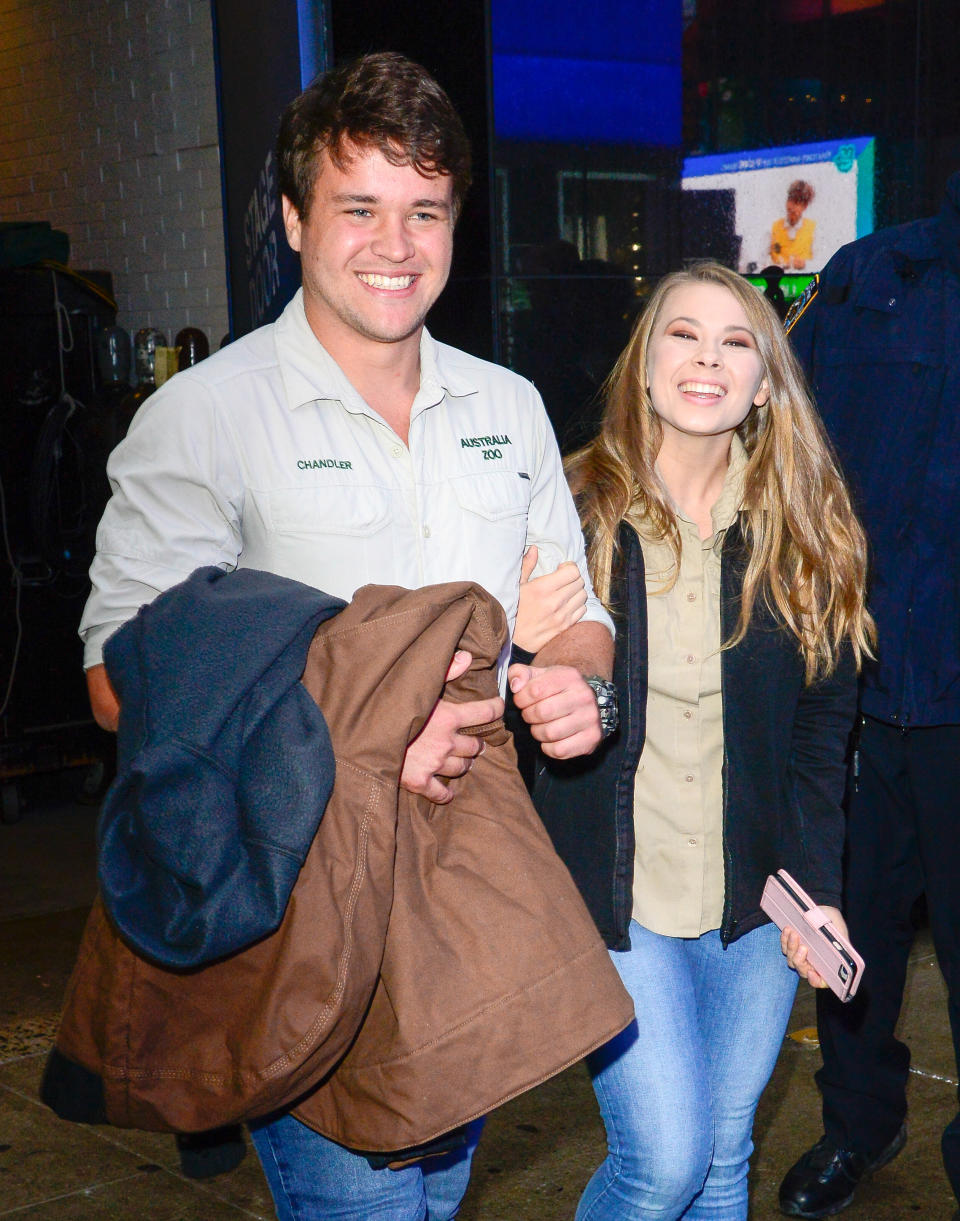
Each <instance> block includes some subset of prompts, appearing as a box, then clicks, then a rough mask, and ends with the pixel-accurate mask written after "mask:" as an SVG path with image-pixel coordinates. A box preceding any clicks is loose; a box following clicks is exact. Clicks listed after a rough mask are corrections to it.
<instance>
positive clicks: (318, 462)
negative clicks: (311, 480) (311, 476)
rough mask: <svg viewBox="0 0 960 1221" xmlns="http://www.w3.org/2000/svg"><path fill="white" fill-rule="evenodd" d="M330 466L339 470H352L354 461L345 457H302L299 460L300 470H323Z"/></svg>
mask: <svg viewBox="0 0 960 1221" xmlns="http://www.w3.org/2000/svg"><path fill="white" fill-rule="evenodd" d="M328 467H332V468H333V469H334V470H337V471H352V470H353V463H352V462H346V461H345V460H344V459H343V458H300V459H298V461H297V470H300V471H322V470H325V469H327V468H328Z"/></svg>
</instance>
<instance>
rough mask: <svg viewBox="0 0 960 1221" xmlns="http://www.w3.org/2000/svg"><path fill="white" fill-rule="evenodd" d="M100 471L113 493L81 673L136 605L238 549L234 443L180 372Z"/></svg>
mask: <svg viewBox="0 0 960 1221" xmlns="http://www.w3.org/2000/svg"><path fill="white" fill-rule="evenodd" d="M107 476H108V478H109V480H110V486H111V490H112V496H111V498H110V500H109V501H108V503H107V507H106V509H105V511H104V514H103V517H102V519H101V521H100V525H99V527H98V529H97V553H96V555H95V557H94V560H93V564H92V565H91V568H90V581H91V586H92V588H91V592H90V596H89V597H88V599H87V603H86V606H85V607H84V611H83V616H82V619H81V623H80V636H81V638H82V640H83V642H84V667H85V668H87V669H89V668H90V667H91V666H94V665H97V664H99V662H100V661H101V660H102V655H103V645H104V643H105V642H106V640H107V639H108V638H109V637H110V636H111V635H112V634H113V632H115V631H116V629H117V628H118V627H120V626H121V625H122V624H123V623H125V622H126V621H127V620H128V619H130V618H131V617H132V616H133V615H135V614H136V612H137V610H138V609H139V608H140V607H141V606H143V605H144V604H145V603H147V602H151V601H152V600H153V599H154V598H155V597H156V596H157V594H158V593H161V592H162V591H163V590H166V589H169V588H170V587H171V586H172V585H176V584H177V583H178V582H179V581H182V580H184V579H185V578H186V577H187V576H189V575H190V573H191V572H193V570H194V569H196V568H199V567H201V566H202V565H208V564H212V565H216V566H218V567H221V568H223V569H224V570H228V571H229V570H231V569H233V568H235V567H236V566H237V561H238V558H239V556H240V553H241V550H242V536H241V513H242V507H243V480H242V477H241V468H240V463H239V461H238V459H237V454H236V448H235V445H234V444H233V440H232V438H231V436H230V434H229V433H228V431H227V430H226V429H225V428H224V427H223V422H222V419H221V418H220V416H219V413H218V411H217V405H216V403H215V402H214V399H213V396H212V394H211V392H210V390H209V389H208V388H207V386H206V385H204V384H203V383H202V382H201V381H199V380H197V379H194V378H192V377H191V376H190V375H189V373H180V374H178V375H177V376H176V377H174V378H172V379H171V380H170V381H169V382H167V383H166V385H164V386H163V387H161V389H160V390H158V391H157V392H156V393H155V394H154V395H152V396H151V397H150V398H149V399H148V400H147V401H146V402H145V403H144V404H143V406H142V407H141V408H140V410H139V411H138V412H137V415H136V416H135V417H134V420H133V423H132V424H131V426H130V430H129V432H128V434H127V436H126V438H125V439H124V440H123V441H122V442H121V443H120V444H119V445H118V446H117V448H116V449H115V450H114V451H113V453H112V454H111V456H110V459H109V461H108V463H107Z"/></svg>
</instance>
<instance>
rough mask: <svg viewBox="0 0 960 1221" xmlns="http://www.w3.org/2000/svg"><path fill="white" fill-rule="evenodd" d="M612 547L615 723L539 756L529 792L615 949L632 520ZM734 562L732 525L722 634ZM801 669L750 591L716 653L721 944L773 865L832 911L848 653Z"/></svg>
mask: <svg viewBox="0 0 960 1221" xmlns="http://www.w3.org/2000/svg"><path fill="white" fill-rule="evenodd" d="M620 546H621V552H620V557H619V563H618V571H617V574H616V576H615V580H614V585H613V590H612V597H611V602H612V606H613V610H614V614H615V618H616V623H617V644H616V658H615V662H614V679H615V681H616V683H617V687H618V689H619V692H620V716H621V720H620V728H619V729H618V730H617V732H616V733H615V734H614V735H613V736H612V737H611V738H609V739H608V740H607V741H606V742H604V743H603V744H602V745H601V746H600V747H599V748H598V750H597V751H596V752H595V753H594V754H592V755H589V756H587V757H585V758H581V759H575V760H570V761H569V762H565V763H557V762H555V761H553V760H544V759H543V757H542V756H541V760H540V763H539V771H538V774H537V778H536V784H535V789H534V799H535V802H536V805H537V808H538V809H539V811H540V815H541V817H542V818H543V821H544V823H545V825H546V827H547V830H548V831H549V832H550V835H551V837H552V839H553V842H554V845H555V847H556V849H557V851H558V852H559V854H560V856H561V857H562V858H563V860H564V862H565V863H566V865H567V867H568V869H569V870H570V872H571V873H572V874H573V877H574V880H575V881H576V883H577V885H578V886H579V887H580V891H581V893H582V895H583V897H584V899H585V900H586V903H587V906H588V907H589V909H590V912H591V914H592V915H593V918H594V920H595V921H596V923H597V926H598V928H599V929H600V932H601V934H602V935H603V937H604V939H605V941H606V943H607V945H608V946H610V947H611V948H613V949H627V948H628V947H629V944H630V943H629V937H628V926H629V922H630V915H631V909H632V905H633V897H632V888H633V861H634V824H633V784H634V776H635V774H636V770H637V764H638V762H639V760H640V754H641V751H642V750H643V742H644V732H645V722H646V705H647V648H648V641H647V598H646V589H645V585H644V571H643V552H642V550H641V547H640V541H639V539H638V537H637V535H636V533H635V532H634V531H633V529H631V528H630V527H629V526H622V527H621V531H620ZM745 564H746V548H745V544H744V540H743V535H742V533H741V530H740V527H739V525H734V526H732V527H731V528H730V529H729V530H728V531H727V534H726V538H725V541H724V545H723V552H722V558H721V577H720V584H721V593H720V614H721V632H722V638H723V639H724V640H728V639H730V637H731V636H732V635H733V632H734V629H735V627H736V623H737V618H738V615H739V598H740V590H741V588H742V574H743V571H744V567H745ZM652 647H654V648H656V642H655V641H654V642H652ZM803 672H804V671H803V658H802V656H801V654H800V650H799V648H798V646H797V642H796V638H795V637H794V636H793V634H792V633H790V632H789V631H788V630H787V629H786V628H784V627H783V626H781V625H779V624H778V622H777V620H775V619H774V617H773V616H772V614H771V613H770V611H769V610H768V609H767V607H766V605H765V603H764V601H763V599H762V598H760V599H758V600H757V602H756V604H755V606H754V610H753V615H752V618H751V621H750V627H749V630H748V632H747V634H746V637H745V638H744V639H743V640H742V641H741V642H740V644H738V645H737V646H736V647H735V648H732V649H727V650H725V651H724V652H723V654H722V657H721V673H722V690H723V736H724V748H723V859H724V895H725V897H724V906H723V921H722V924H721V930H720V931H721V936H722V939H723V942H724V944H727V943H729V942H730V941H735V940H736V938H737V937H740V936H742V935H743V934H744V933H747V932H749V931H750V930H751V929H752V928H755V927H756V926H757V925H759V924H763V923H765V922H766V916H765V915H764V914H763V913H762V912H761V911H760V896H761V894H762V892H763V885H764V881H765V880H766V877H767V875H768V874H769V873H772V872H775V871H776V870H777V869H786V870H788V871H789V872H790V873H791V874H793V876H794V877H795V878H796V879H797V881H798V882H799V883H800V884H801V886H803V887H804V888H805V889H807V890H808V891H809V892H810V893H811V894H812V896H813V897H814V898H815V899H816V900H817V901H818V902H822V903H830V904H833V905H835V906H838V907H839V906H840V886H841V881H840V875H841V853H842V850H843V837H844V816H843V812H842V809H841V804H840V803H841V800H842V797H843V786H844V774H845V766H844V760H845V756H846V749H847V742H848V738H849V735H850V730H851V728H852V726H853V721H854V715H855V712H856V696H857V693H856V675H855V669H854V663H853V658H852V653H851V650H849V649H845V650H844V652H843V655H842V658H841V661H840V664H839V666H838V668H837V670H836V671H835V673H834V674H833V675H831V677H830V678H828V679H822V680H820V681H817V682H815V683H813V684H812V685H811V686H804V682H803Z"/></svg>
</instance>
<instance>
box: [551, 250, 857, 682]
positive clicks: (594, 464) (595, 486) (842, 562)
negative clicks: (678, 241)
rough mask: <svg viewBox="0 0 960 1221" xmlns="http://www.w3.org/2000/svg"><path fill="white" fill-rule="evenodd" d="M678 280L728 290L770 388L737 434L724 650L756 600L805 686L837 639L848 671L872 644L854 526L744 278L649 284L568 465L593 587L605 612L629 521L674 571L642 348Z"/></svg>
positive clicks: (771, 317)
mask: <svg viewBox="0 0 960 1221" xmlns="http://www.w3.org/2000/svg"><path fill="white" fill-rule="evenodd" d="M688 284H716V285H719V286H721V287H722V288H726V289H728V290H729V291H730V292H731V293H732V294H733V296H734V297H735V298H736V300H737V301H738V302H739V303H740V305H741V306H742V307H743V310H744V312H745V313H746V315H747V319H748V321H749V323H750V329H751V330H752V331H753V334H754V335H755V337H756V342H757V348H758V351H759V354H760V358H761V361H762V362H763V370H764V375H765V377H766V379H767V384H768V386H769V388H770V397H769V399H768V400H767V402H766V403H765V404H764V405H763V406H762V407H756V406H754V407H753V408H752V409H751V411H750V413H749V415H748V416H747V418H746V419H745V420H744V422H743V423H742V424H741V425H740V427H739V428H738V429H737V433H738V435H739V436H740V438H741V440H742V441H743V444H744V446H745V448H746V451H747V455H748V462H747V468H746V472H745V479H744V498H743V505H742V508H741V516H740V523H741V528H742V530H743V534H744V538H745V540H746V544H747V550H748V554H749V560H748V563H747V567H746V571H745V573H744V577H743V595H742V600H741V604H740V617H739V621H738V623H737V627H736V630H735V631H734V634H733V636H732V637H731V639H730V640H728V641H726V642H725V645H724V647H725V648H731V647H733V646H734V645H736V644H738V643H739V642H740V641H741V640H742V639H743V637H744V635H745V634H746V631H747V628H748V626H749V624H750V619H751V616H752V614H753V610H754V606H755V604H756V601H757V598H758V597H762V598H763V599H764V600H765V602H766V604H767V605H768V607H769V608H770V610H771V611H772V612H773V614H774V615H775V616H776V617H777V618H779V619H781V620H782V621H783V623H784V624H785V625H786V626H787V628H788V629H789V630H790V631H791V632H792V633H793V634H794V635H795V636H796V638H797V640H798V642H799V647H800V650H801V652H802V654H803V657H804V662H805V669H806V681H807V682H808V683H809V682H811V681H812V680H813V679H814V678H816V677H817V676H819V675H825V674H830V673H832V671H833V670H834V668H835V667H836V664H837V660H838V654H839V651H840V648H841V645H842V644H843V642H844V640H846V639H849V641H850V643H851V645H852V646H853V650H854V654H855V656H856V660H857V665H858V666H859V665H860V663H861V661H862V659H863V657H864V655H867V656H869V655H870V649H871V644H872V643H873V640H874V626H873V620H872V619H871V617H870V614H869V612H868V611H867V609H866V606H865V601H864V591H865V579H866V563H867V558H866V557H867V544H866V538H865V535H864V532H863V528H862V526H861V525H860V522H859V521H858V520H857V517H856V515H855V514H854V512H853V508H852V506H851V504H850V496H849V494H848V492H847V488H846V485H845V483H844V481H843V478H842V476H841V474H840V471H839V469H838V466H837V462H836V459H835V458H834V455H833V451H832V448H831V446H830V443H829V441H828V440H827V437H826V434H825V432H824V430H823V425H822V424H821V422H820V417H819V416H818V415H817V412H816V409H815V408H814V406H813V402H812V400H811V397H810V394H809V393H808V391H807V388H806V383H805V380H804V376H803V372H802V370H801V368H800V365H799V363H798V362H797V359H796V357H795V356H794V354H793V352H792V351H791V348H790V344H789V342H788V340H787V338H786V335H785V334H784V331H783V327H782V325H781V323H780V319H779V318H778V317H777V314H776V312H775V311H774V309H773V307H772V306H771V305H770V303H769V302H768V301H767V300H766V299H765V298H764V297H763V296H761V294H760V293H759V292H758V291H757V290H756V289H755V288H754V287H753V286H752V285H751V284H750V283H749V282H748V281H746V280H744V279H743V277H742V276H739V275H737V274H736V273H735V272H732V271H730V270H729V269H728V268H726V267H723V266H721V265H720V264H719V263H710V262H704V263H698V264H695V265H694V266H693V267H691V268H690V269H688V270H686V271H678V272H674V273H673V274H671V275H668V276H665V277H664V278H663V279H662V280H661V281H660V282H659V284H658V285H657V287H656V289H655V290H654V292H653V293H652V295H651V297H650V300H649V302H648V304H647V307H646V309H645V310H644V312H643V315H642V316H641V317H640V319H639V320H638V322H637V324H636V325H635V327H634V329H633V333H632V335H631V336H630V340H629V342H628V343H627V346H626V347H625V348H624V350H623V352H622V353H621V354H620V358H619V359H618V361H617V363H616V365H615V366H614V368H613V371H612V372H611V374H610V376H609V377H608V378H607V380H606V383H605V385H604V398H605V407H604V412H603V419H602V422H601V425H600V431H599V433H598V434H597V436H596V437H595V439H594V440H593V441H591V442H590V444H589V445H587V446H585V447H584V448H583V449H581V450H578V451H577V452H576V453H575V454H572V455H571V456H570V458H569V459H568V460H567V463H566V469H567V477H568V479H569V481H570V486H571V488H572V490H573V492H574V495H575V496H576V498H577V503H578V505H579V508H580V514H581V519H582V521H583V527H584V533H585V534H586V537H587V540H588V558H589V563H590V572H591V576H592V578H593V584H594V587H595V589H596V591H597V593H598V594H599V596H600V598H601V599H602V600H603V601H604V602H605V603H607V604H609V601H610V591H611V581H612V576H613V571H614V567H615V562H616V555H617V548H618V543H617V536H618V533H619V528H620V524H621V522H622V521H623V520H624V519H625V518H626V517H627V516H628V515H630V516H631V518H633V519H636V518H640V519H643V520H644V522H645V526H646V528H648V529H649V530H650V531H651V532H652V534H653V535H654V536H655V537H658V538H663V539H665V540H666V541H667V542H668V543H669V544H670V546H671V547H672V548H673V551H674V555H675V557H676V558H675V566H674V567H675V572H676V571H678V570H679V560H680V534H679V530H678V528H677V522H676V518H675V516H674V511H673V508H672V507H671V505H670V503H669V501H668V499H667V496H666V492H665V489H664V487H663V484H662V483H661V481H660V479H659V477H658V476H657V474H656V471H655V463H656V459H657V454H658V453H659V451H660V444H661V441H662V436H663V434H662V428H661V425H660V420H659V418H658V416H657V413H656V412H655V411H654V408H653V404H652V403H651V401H650V395H649V391H648V387H647V352H648V349H649V344H650V337H651V335H652V334H653V331H654V328H655V327H656V325H657V321H658V319H659V316H660V312H661V309H662V308H663V303H664V300H665V299H666V296H667V294H668V293H669V292H670V291H671V290H672V289H674V288H677V287H679V286H681V285H688ZM667 588H669V585H668V586H667Z"/></svg>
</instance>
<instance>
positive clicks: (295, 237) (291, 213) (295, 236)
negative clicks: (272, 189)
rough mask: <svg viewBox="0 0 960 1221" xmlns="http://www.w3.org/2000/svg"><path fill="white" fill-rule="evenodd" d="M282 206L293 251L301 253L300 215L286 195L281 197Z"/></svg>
mask: <svg viewBox="0 0 960 1221" xmlns="http://www.w3.org/2000/svg"><path fill="white" fill-rule="evenodd" d="M280 206H281V207H282V208H283V227H284V230H285V231H286V234H287V241H288V242H289V244H290V249H291V250H296V251H297V252H298V253H299V251H300V213H299V212H298V211H297V208H296V205H295V204H294V202H293V200H292V199H290V198H288V197H287V196H286V195H281V196H280Z"/></svg>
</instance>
